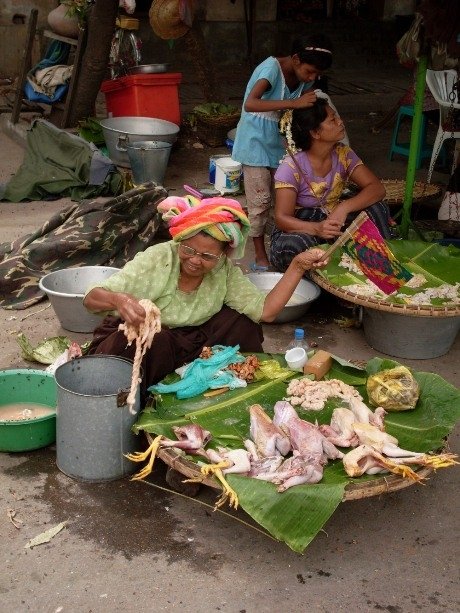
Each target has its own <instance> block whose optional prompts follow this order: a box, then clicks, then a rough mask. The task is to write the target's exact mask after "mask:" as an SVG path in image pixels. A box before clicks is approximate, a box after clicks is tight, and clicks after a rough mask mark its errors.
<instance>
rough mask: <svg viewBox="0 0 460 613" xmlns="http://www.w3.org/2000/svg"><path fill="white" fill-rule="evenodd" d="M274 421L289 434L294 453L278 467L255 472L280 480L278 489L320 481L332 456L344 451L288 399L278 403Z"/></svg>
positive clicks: (270, 478)
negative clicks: (301, 414) (302, 415)
mask: <svg viewBox="0 0 460 613" xmlns="http://www.w3.org/2000/svg"><path fill="white" fill-rule="evenodd" d="M273 423H274V425H275V426H278V427H279V429H280V430H282V431H283V432H285V433H286V434H287V435H288V437H289V440H290V443H291V446H292V449H293V455H292V456H291V457H290V458H287V459H286V460H284V462H283V463H282V464H281V465H280V466H279V467H278V468H276V470H275V471H273V470H271V468H272V467H271V466H270V467H269V470H267V471H265V472H258V474H257V475H254V476H255V477H256V478H258V479H263V480H265V481H271V482H272V483H275V484H277V485H278V488H277V490H278V492H284V491H285V490H287V489H288V488H290V487H292V486H294V485H300V484H302V483H318V482H319V481H321V479H322V476H323V466H324V465H325V464H327V461H328V459H336V458H341V457H343V454H342V452H341V451H339V450H338V449H336V448H335V447H334V445H333V444H332V443H329V441H327V440H326V439H325V437H324V436H323V435H322V434H321V432H320V431H319V428H318V427H317V426H315V425H313V424H310V423H309V422H307V421H304V420H303V419H300V418H299V416H298V415H297V413H296V410H295V409H294V408H293V407H292V406H291V405H290V404H289V403H288V402H286V401H280V402H277V403H276V404H275V417H274V419H273Z"/></svg>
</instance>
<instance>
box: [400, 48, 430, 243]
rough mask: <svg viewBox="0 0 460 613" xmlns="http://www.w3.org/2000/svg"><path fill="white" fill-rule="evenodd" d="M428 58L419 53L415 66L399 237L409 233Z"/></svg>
mask: <svg viewBox="0 0 460 613" xmlns="http://www.w3.org/2000/svg"><path fill="white" fill-rule="evenodd" d="M427 61H428V58H427V56H426V55H421V56H420V58H419V61H418V66H417V76H416V83H415V100H414V117H413V118H412V133H411V139H410V145H409V160H408V162H407V172H406V189H405V192H404V203H403V207H402V216H401V226H400V232H401V237H402V238H404V239H407V237H408V234H409V225H410V215H411V210H412V199H413V190H414V182H415V171H416V165H417V150H418V146H419V142H420V138H421V137H422V135H421V126H422V112H423V97H424V94H425V80H426V67H427Z"/></svg>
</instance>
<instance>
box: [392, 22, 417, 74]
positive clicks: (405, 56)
mask: <svg viewBox="0 0 460 613" xmlns="http://www.w3.org/2000/svg"><path fill="white" fill-rule="evenodd" d="M422 25H423V16H422V15H421V14H420V13H415V19H414V21H413V22H412V25H411V27H410V28H409V29H408V31H407V32H406V33H405V34H404V35H403V36H402V37H401V38H400V39H399V41H398V42H397V43H396V53H397V55H398V58H399V62H400V63H401V64H402V65H403V66H407V67H408V68H412V66H413V65H414V62H416V61H417V60H418V58H419V56H420V50H421V46H422V43H421V41H422V31H421V30H422Z"/></svg>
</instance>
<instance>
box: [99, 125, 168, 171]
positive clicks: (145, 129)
mask: <svg viewBox="0 0 460 613" xmlns="http://www.w3.org/2000/svg"><path fill="white" fill-rule="evenodd" d="M100 124H101V127H102V131H103V133H104V139H105V144H106V145H107V149H108V151H109V157H110V159H111V160H112V162H113V163H114V164H116V165H117V166H124V167H126V168H130V162H129V157H128V151H127V146H128V145H130V144H133V143H135V142H136V141H146V140H149V141H163V142H165V143H171V144H174V143H175V142H176V140H177V135H178V133H179V126H178V125H176V124H175V123H172V122H171V121H166V120H165V119H154V118H152V117H110V118H108V119H102V120H101V122H100Z"/></svg>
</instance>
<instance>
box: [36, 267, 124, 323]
mask: <svg viewBox="0 0 460 613" xmlns="http://www.w3.org/2000/svg"><path fill="white" fill-rule="evenodd" d="M118 270H120V269H119V268H112V267H110V266H80V267H79V268H65V269H63V270H56V271H55V272H50V273H49V274H47V275H45V276H44V277H42V278H41V279H40V283H39V287H40V289H41V290H42V291H43V292H45V293H46V295H47V296H48V298H49V300H50V302H51V306H52V307H53V309H54V312H55V313H56V316H57V318H58V319H59V322H60V324H61V326H62V328H64V330H70V331H71V332H92V331H93V330H94V328H95V327H96V326H97V325H98V324H99V323H100V322H101V316H100V315H96V314H94V313H90V312H89V311H88V310H87V309H86V308H85V307H84V306H83V297H84V295H85V292H86V289H87V288H88V287H89V286H90V285H91V284H93V283H98V282H100V281H104V280H105V279H108V278H109V277H110V276H111V275H113V273H115V272H117V271H118Z"/></svg>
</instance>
